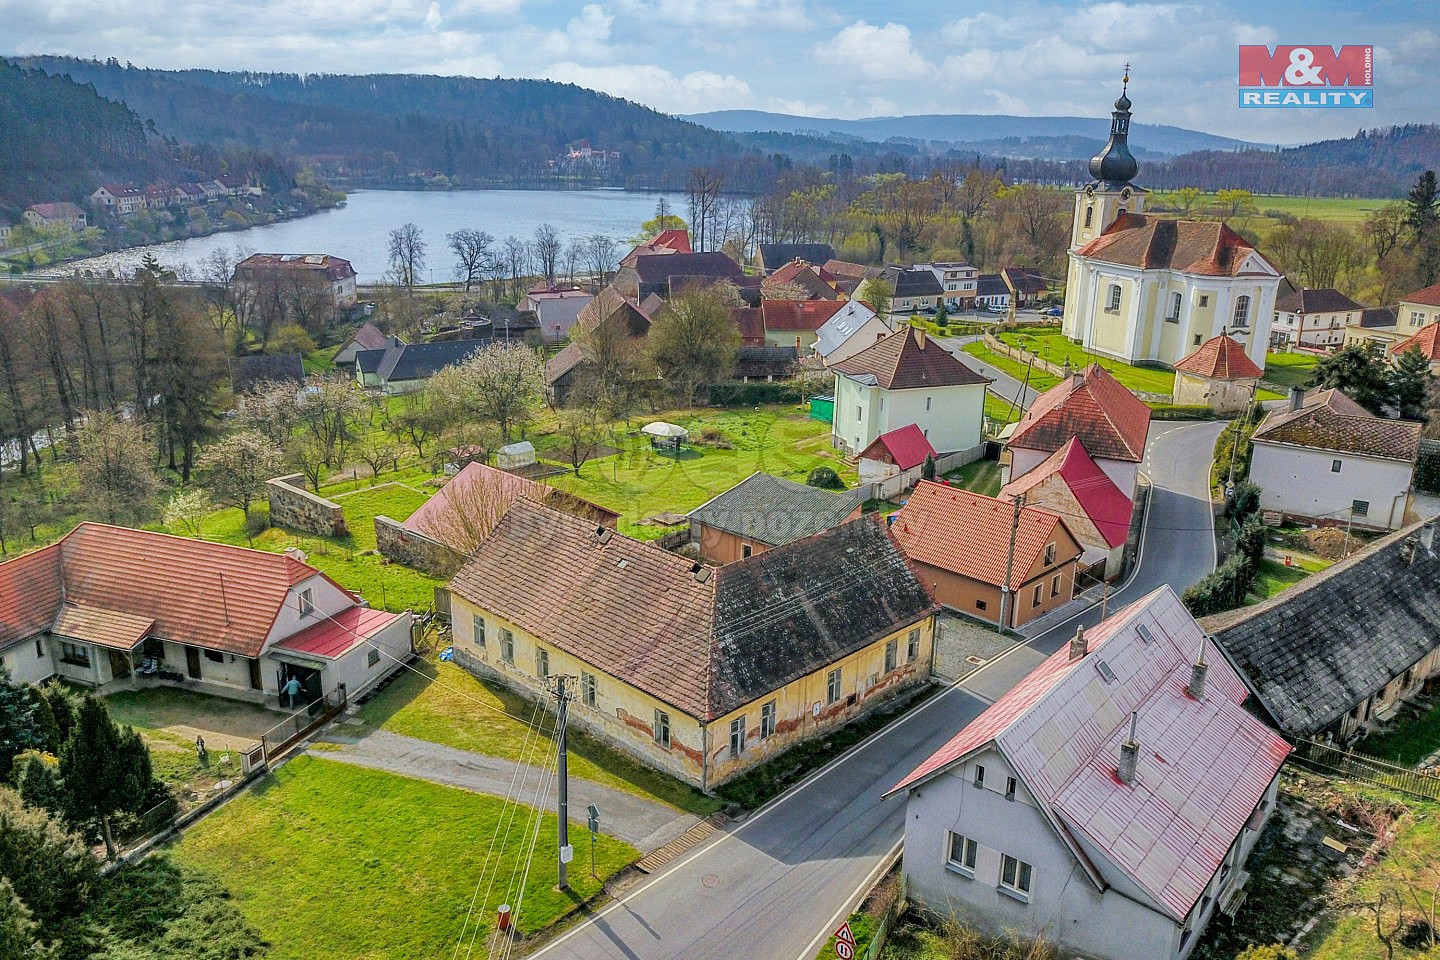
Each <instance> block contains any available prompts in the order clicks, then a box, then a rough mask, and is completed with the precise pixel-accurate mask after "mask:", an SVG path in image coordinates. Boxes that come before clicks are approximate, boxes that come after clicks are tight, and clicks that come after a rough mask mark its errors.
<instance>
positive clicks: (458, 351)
mask: <svg viewBox="0 0 1440 960" xmlns="http://www.w3.org/2000/svg"><path fill="white" fill-rule="evenodd" d="M489 345H490V341H489V340H443V341H437V342H434V343H402V344H398V345H393V346H391V347H389V348H388V349H386V350H361V351H360V352H359V353H357V354H355V365H356V366H357V367H359V368H360V370H361V371H362V372H364V373H370V372H374V373H375V374H376V375H377V376H378V377H379V378H380V379H381V381H383V382H385V383H391V382H395V381H401V380H423V379H424V378H426V377H429V376H431V375H433V374H435V373H438V372H439V371H441V370H443V369H444V368H446V367H450V366H454V365H455V364H457V363H462V362H464V361H465V360H468V359H469V358H470V357H471V355H473V354H476V353H479V352H480V351H481V350H484V349H485V348H486V347H488V346H489Z"/></svg>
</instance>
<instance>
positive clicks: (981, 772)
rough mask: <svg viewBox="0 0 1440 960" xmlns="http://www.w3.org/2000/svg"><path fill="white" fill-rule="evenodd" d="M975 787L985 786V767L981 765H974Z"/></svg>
mask: <svg viewBox="0 0 1440 960" xmlns="http://www.w3.org/2000/svg"><path fill="white" fill-rule="evenodd" d="M975 786H977V787H983V786H985V765H984V764H983V763H977V764H975Z"/></svg>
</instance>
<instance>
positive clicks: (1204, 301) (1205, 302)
mask: <svg viewBox="0 0 1440 960" xmlns="http://www.w3.org/2000/svg"><path fill="white" fill-rule="evenodd" d="M1200 306H1202V307H1208V306H1210V295H1209V294H1208V293H1202V294H1200Z"/></svg>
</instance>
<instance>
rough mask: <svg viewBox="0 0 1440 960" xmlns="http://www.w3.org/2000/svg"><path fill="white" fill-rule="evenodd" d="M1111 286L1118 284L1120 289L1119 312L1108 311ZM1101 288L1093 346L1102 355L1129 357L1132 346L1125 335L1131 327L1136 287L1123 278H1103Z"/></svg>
mask: <svg viewBox="0 0 1440 960" xmlns="http://www.w3.org/2000/svg"><path fill="white" fill-rule="evenodd" d="M1111 284H1118V285H1119V287H1120V307H1119V309H1117V310H1107V309H1106V307H1107V306H1108V305H1109V303H1110V285H1111ZM1099 287H1100V288H1099V290H1098V291H1096V293H1097V296H1096V307H1097V311H1098V312H1097V314H1096V317H1095V320H1094V322H1093V323H1092V324H1091V327H1090V343H1091V346H1092V347H1093V348H1094V349H1096V350H1098V351H1100V352H1101V353H1109V354H1113V355H1114V356H1117V357H1126V356H1129V354H1130V344H1129V342H1128V340H1127V338H1126V335H1125V333H1126V330H1127V328H1128V327H1129V323H1128V321H1127V318H1128V317H1129V316H1130V311H1131V308H1132V299H1133V297H1134V296H1135V285H1134V284H1133V283H1132V282H1130V281H1129V280H1126V279H1123V278H1119V277H1116V278H1109V277H1105V276H1101V277H1100V283H1099Z"/></svg>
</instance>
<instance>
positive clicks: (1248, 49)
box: [1240, 44, 1375, 109]
mask: <svg viewBox="0 0 1440 960" xmlns="http://www.w3.org/2000/svg"><path fill="white" fill-rule="evenodd" d="M1374 49H1375V48H1374V47H1371V46H1370V45H1368V44H1365V45H1359V44H1352V45H1348V46H1343V47H1332V46H1330V45H1329V44H1310V45H1307V46H1277V47H1275V49H1274V50H1273V51H1272V50H1271V49H1270V48H1269V47H1267V46H1265V45H1263V44H1259V45H1254V46H1252V45H1247V44H1242V45H1241V46H1240V106H1242V107H1328V108H1331V109H1335V108H1354V107H1373V106H1375V89H1374V88H1375V84H1374V67H1375V57H1374Z"/></svg>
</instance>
